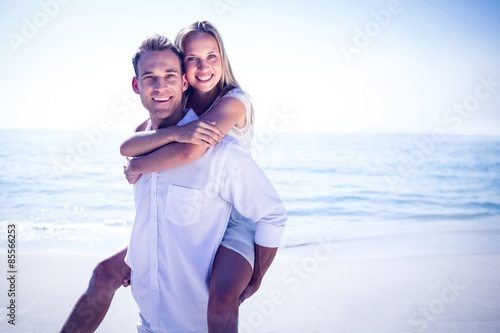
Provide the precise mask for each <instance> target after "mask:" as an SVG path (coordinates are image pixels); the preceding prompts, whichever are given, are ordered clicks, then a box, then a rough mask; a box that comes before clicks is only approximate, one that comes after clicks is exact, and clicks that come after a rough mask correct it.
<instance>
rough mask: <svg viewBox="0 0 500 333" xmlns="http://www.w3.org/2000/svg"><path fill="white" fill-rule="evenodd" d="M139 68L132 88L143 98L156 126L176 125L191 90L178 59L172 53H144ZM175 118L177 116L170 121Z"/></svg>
mask: <svg viewBox="0 0 500 333" xmlns="http://www.w3.org/2000/svg"><path fill="white" fill-rule="evenodd" d="M137 68H138V75H139V76H138V77H134V78H133V80H132V88H133V89H134V91H135V92H136V93H137V94H140V95H141V102H142V104H143V105H144V107H145V108H146V109H147V110H148V111H149V114H150V117H151V122H152V124H153V126H154V127H158V126H159V125H161V126H170V125H175V124H176V123H177V122H178V121H179V120H180V119H177V118H179V117H181V115H182V113H180V112H181V108H182V105H181V103H182V94H183V92H184V91H186V89H187V87H188V83H187V80H186V77H185V75H183V74H181V67H180V61H179V57H178V56H177V55H176V54H175V53H174V52H173V51H172V50H164V51H155V52H145V53H143V54H142V55H141V57H140V58H139V62H138V64H137ZM176 112H178V116H177V114H175V113H176ZM172 115H176V117H173V118H175V119H172V121H171V122H169V118H170V117H171V116H172Z"/></svg>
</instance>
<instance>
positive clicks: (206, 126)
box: [175, 120, 224, 148]
mask: <svg viewBox="0 0 500 333" xmlns="http://www.w3.org/2000/svg"><path fill="white" fill-rule="evenodd" d="M215 125H216V124H215V122H212V121H202V120H195V121H192V122H190V123H188V124H186V125H182V126H177V127H176V132H177V133H176V140H175V141H177V142H181V143H191V144H195V145H199V146H204V147H207V148H208V147H212V146H213V145H214V144H216V143H217V142H219V141H220V140H221V139H222V138H223V137H224V133H223V132H222V131H221V130H220V129H219V128H218V127H217V126H215Z"/></svg>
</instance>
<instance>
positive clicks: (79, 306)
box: [61, 248, 130, 333]
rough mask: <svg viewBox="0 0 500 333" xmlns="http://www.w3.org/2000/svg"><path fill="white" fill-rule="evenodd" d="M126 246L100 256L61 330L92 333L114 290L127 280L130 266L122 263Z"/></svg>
mask: <svg viewBox="0 0 500 333" xmlns="http://www.w3.org/2000/svg"><path fill="white" fill-rule="evenodd" d="M126 254H127V248H124V249H123V250H121V251H119V252H117V253H116V254H114V255H112V256H111V257H109V258H107V259H104V260H103V261H101V262H100V263H99V264H97V266H96V268H95V269H94V271H93V273H92V277H91V278H90V282H89V286H88V288H87V290H86V291H85V293H84V294H83V295H82V296H81V297H80V298H79V299H78V301H77V302H76V304H75V306H74V307H73V310H72V311H71V313H70V314H69V317H68V319H66V322H65V323H64V325H63V327H62V329H61V333H89V332H94V331H95V330H96V329H97V327H99V325H100V324H101V322H102V320H103V319H104V316H105V315H106V312H107V311H108V309H109V305H110V304H111V300H112V299H113V295H114V294H115V291H116V290H117V289H118V288H119V287H120V286H121V285H122V284H123V280H124V279H130V268H129V267H128V266H127V264H126V263H125V260H124V259H125V255H126Z"/></svg>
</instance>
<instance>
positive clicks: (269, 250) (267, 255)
mask: <svg viewBox="0 0 500 333" xmlns="http://www.w3.org/2000/svg"><path fill="white" fill-rule="evenodd" d="M277 252H278V248H277V247H265V246H261V245H258V244H255V263H254V269H253V274H252V279H251V282H250V283H252V284H254V285H255V286H257V287H259V286H260V284H261V282H262V279H263V278H264V274H266V272H267V270H268V269H269V267H270V266H271V263H272V262H273V260H274V257H275V256H276V253H277Z"/></svg>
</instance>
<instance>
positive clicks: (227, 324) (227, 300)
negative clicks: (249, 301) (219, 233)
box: [208, 246, 252, 333]
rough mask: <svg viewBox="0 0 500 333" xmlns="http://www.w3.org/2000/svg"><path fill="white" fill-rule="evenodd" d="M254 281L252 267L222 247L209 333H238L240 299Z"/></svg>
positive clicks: (210, 302) (216, 263) (213, 284)
mask: <svg viewBox="0 0 500 333" xmlns="http://www.w3.org/2000/svg"><path fill="white" fill-rule="evenodd" d="M251 277H252V267H251V266H250V264H249V263H248V261H247V260H246V259H245V258H243V256H242V255H240V254H239V253H236V252H234V251H233V250H229V249H227V248H225V247H223V246H219V250H218V251H217V254H216V256H215V260H214V265H213V269H212V276H211V278H210V292H209V298H208V331H209V332H210V333H235V332H238V308H239V305H240V295H241V293H242V292H243V290H245V288H246V287H247V286H248V283H249V282H250V278H251Z"/></svg>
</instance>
